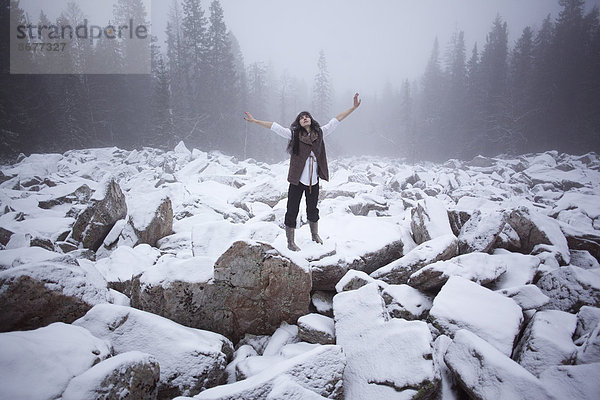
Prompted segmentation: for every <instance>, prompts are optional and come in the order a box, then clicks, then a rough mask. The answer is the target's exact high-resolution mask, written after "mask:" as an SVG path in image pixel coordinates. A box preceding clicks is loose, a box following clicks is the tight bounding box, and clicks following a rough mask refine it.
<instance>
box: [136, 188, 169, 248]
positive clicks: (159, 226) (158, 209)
mask: <svg viewBox="0 0 600 400" xmlns="http://www.w3.org/2000/svg"><path fill="white" fill-rule="evenodd" d="M146 201H147V202H148V197H147V196H146ZM156 203H158V204H152V203H146V204H147V209H146V210H145V211H144V212H141V213H139V214H138V213H136V214H134V215H131V216H130V217H131V218H130V220H129V223H130V224H131V225H132V227H133V230H134V232H135V234H136V236H137V238H138V241H137V243H134V245H136V244H140V243H147V244H149V245H150V246H156V242H158V241H159V240H160V239H162V238H163V237H165V236H168V235H170V234H171V233H172V232H173V206H172V204H171V199H170V198H169V197H162V198H161V199H160V200H159V201H158V202H156Z"/></svg>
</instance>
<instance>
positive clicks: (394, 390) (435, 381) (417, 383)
mask: <svg viewBox="0 0 600 400" xmlns="http://www.w3.org/2000/svg"><path fill="white" fill-rule="evenodd" d="M379 291H380V288H379V286H378V285H377V282H373V283H369V284H368V285H366V286H363V287H361V288H359V289H357V290H351V291H347V292H341V293H338V294H337V295H336V296H335V297H334V298H333V308H334V315H335V332H336V337H337V343H338V344H339V345H341V346H343V348H344V352H345V353H346V357H347V366H346V369H345V371H344V392H345V398H346V399H347V400H355V399H356V400H359V399H360V400H362V399H376V398H382V399H387V398H395V397H396V396H402V397H401V398H414V396H416V395H417V393H419V395H420V396H423V397H422V398H435V396H436V395H437V392H438V389H439V382H440V377H439V375H438V374H437V373H436V371H435V370H434V366H433V361H432V350H431V341H432V337H431V332H430V331H429V329H428V327H427V324H426V323H425V322H423V321H406V320H403V319H396V318H392V319H390V318H389V315H388V314H387V311H386V309H385V307H384V303H383V301H382V297H381V295H380V292H379ZM357 321H360V323H357ZM399 359H402V360H403V362H402V363H397V360H399ZM389 365H395V368H389Z"/></svg>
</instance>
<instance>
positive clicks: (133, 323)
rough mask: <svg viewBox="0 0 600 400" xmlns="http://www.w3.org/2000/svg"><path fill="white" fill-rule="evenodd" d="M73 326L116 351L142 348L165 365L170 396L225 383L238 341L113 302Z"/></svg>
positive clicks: (162, 393)
mask: <svg viewBox="0 0 600 400" xmlns="http://www.w3.org/2000/svg"><path fill="white" fill-rule="evenodd" d="M73 325H76V326H81V327H83V328H86V329H87V330H88V331H90V332H91V333H92V334H93V335H94V336H96V337H98V338H101V339H104V340H106V341H108V342H109V343H110V344H111V345H112V347H113V349H114V351H115V353H116V354H122V353H127V352H130V351H141V352H143V353H148V354H151V355H152V356H154V357H155V358H156V360H158V363H159V364H160V382H159V384H158V397H159V398H160V399H171V398H173V397H176V396H178V395H192V396H193V395H195V394H196V393H198V392H200V391H202V390H204V389H206V388H209V387H213V386H216V385H219V384H222V383H224V380H225V367H226V366H227V363H228V361H229V360H230V359H231V356H232V355H233V346H232V344H231V342H230V341H229V340H227V339H226V338H225V337H223V336H222V335H219V334H217V333H213V332H207V331H202V330H199V329H193V328H188V327H185V326H182V325H179V324H177V323H175V322H173V321H170V320H168V319H166V318H162V317H160V316H158V315H154V314H150V313H147V312H144V311H140V310H136V309H134V308H130V307H124V306H116V305H112V304H100V305H97V306H95V307H94V308H92V309H91V310H90V311H89V312H88V313H87V314H86V315H85V316H84V317H83V318H80V319H78V320H77V321H75V322H74V323H73Z"/></svg>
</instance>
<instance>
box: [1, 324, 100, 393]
mask: <svg viewBox="0 0 600 400" xmlns="http://www.w3.org/2000/svg"><path fill="white" fill-rule="evenodd" d="M0 349H2V351H0V371H2V385H0V398H2V399H48V400H50V399H56V398H60V397H61V394H62V393H63V391H64V390H65V389H66V387H67V385H68V383H69V381H70V380H71V379H72V378H74V377H76V376H78V375H81V374H82V373H84V372H85V371H87V370H88V369H90V368H92V367H93V366H94V365H95V364H97V363H99V362H101V361H102V360H104V359H106V358H107V357H110V355H111V348H110V344H109V343H108V342H106V341H105V340H102V339H99V338H97V337H95V336H93V335H92V334H91V333H90V332H89V331H87V330H86V329H84V328H81V327H78V326H73V325H68V324H64V323H61V322H57V323H54V324H50V325H48V326H46V327H43V328H39V329H36V330H32V331H15V332H6V333H0Z"/></svg>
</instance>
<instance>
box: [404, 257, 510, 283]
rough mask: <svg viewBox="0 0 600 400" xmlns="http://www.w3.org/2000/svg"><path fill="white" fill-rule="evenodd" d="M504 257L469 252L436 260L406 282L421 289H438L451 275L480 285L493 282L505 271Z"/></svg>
mask: <svg viewBox="0 0 600 400" xmlns="http://www.w3.org/2000/svg"><path fill="white" fill-rule="evenodd" d="M506 268H507V266H506V261H505V260H504V258H502V257H499V256H495V255H490V254H487V253H469V254H463V255H462V256H458V257H454V258H452V259H450V260H447V261H438V262H435V263H433V264H429V265H427V266H426V267H423V268H421V269H420V270H418V271H417V272H415V273H414V274H412V275H411V276H410V279H409V280H408V284H409V285H410V286H412V287H415V288H417V289H420V290H423V291H437V290H439V289H440V288H441V287H442V286H443V285H444V284H445V283H446V282H447V281H448V279H449V278H450V277H451V276H462V277H463V278H466V279H469V280H471V281H473V282H477V283H479V284H480V285H486V284H488V283H491V282H494V281H495V280H496V279H498V278H499V277H500V276H501V275H502V274H503V273H505V272H506Z"/></svg>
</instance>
